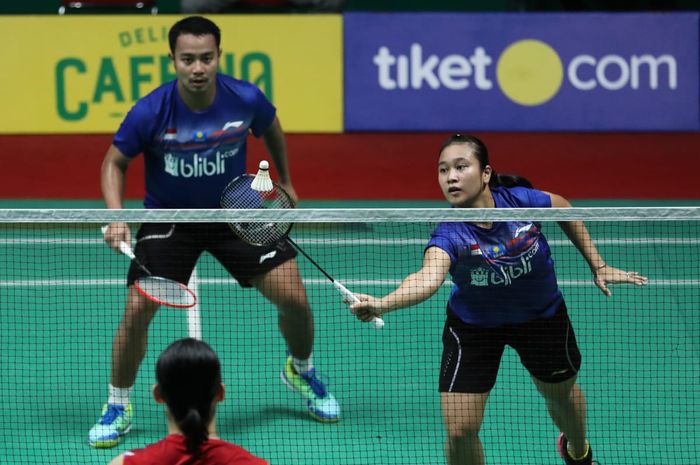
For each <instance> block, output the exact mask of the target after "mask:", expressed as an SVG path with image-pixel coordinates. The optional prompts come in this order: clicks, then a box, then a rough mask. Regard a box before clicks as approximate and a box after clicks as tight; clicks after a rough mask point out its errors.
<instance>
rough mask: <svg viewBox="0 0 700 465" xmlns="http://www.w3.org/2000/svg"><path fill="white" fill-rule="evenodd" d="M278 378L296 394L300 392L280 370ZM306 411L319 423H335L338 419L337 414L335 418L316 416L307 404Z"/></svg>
mask: <svg viewBox="0 0 700 465" xmlns="http://www.w3.org/2000/svg"><path fill="white" fill-rule="evenodd" d="M280 378H281V379H282V382H283V383H284V385H285V386H287V388H289V389H290V390H292V391H294V392H296V393H297V394H300V392H299V390H298V389H297V388H295V387H294V385H293V384H292V383H290V382H289V380H288V379H287V377H286V376H284V371H282V372H280ZM302 397H303V396H302ZM306 411H307V412H309V416H310V417H311V418H313V419H314V420H316V421H318V422H319V423H337V422H338V421H340V417H339V416H338V417H336V418H324V417H321V416H318V415H317V414H316V413H314V411H313V410H311V408H309V406H308V405H307V406H306Z"/></svg>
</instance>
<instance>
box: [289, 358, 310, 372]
mask: <svg viewBox="0 0 700 465" xmlns="http://www.w3.org/2000/svg"><path fill="white" fill-rule="evenodd" d="M292 366H293V367H294V370H296V372H297V373H299V374H300V375H301V374H304V373H308V372H309V371H310V370H311V369H312V368H313V367H314V364H313V362H312V361H311V355H309V358H307V359H306V360H301V359H298V358H296V357H292Z"/></svg>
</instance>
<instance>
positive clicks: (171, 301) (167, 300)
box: [102, 226, 197, 308]
mask: <svg viewBox="0 0 700 465" xmlns="http://www.w3.org/2000/svg"><path fill="white" fill-rule="evenodd" d="M106 232H107V226H102V235H104V234H105V233H106ZM119 251H120V252H121V253H123V254H124V255H126V256H127V257H129V258H130V259H131V261H132V262H134V263H135V264H136V266H138V267H139V268H141V269H142V270H143V272H144V273H146V274H147V275H148V276H144V277H142V278H139V279H137V280H136V281H135V282H134V287H135V288H136V290H137V291H138V292H139V294H141V295H142V296H144V297H146V298H147V299H150V300H152V301H154V302H156V303H157V304H160V305H165V306H166V307H173V308H190V307H194V306H195V304H196V303H197V296H196V295H195V293H194V292H193V291H192V290H191V289H190V288H189V287H187V286H185V285H184V284H182V283H179V282H177V281H174V280H172V279H167V278H161V277H160V276H153V274H152V273H151V272H150V271H149V270H148V268H146V267H145V266H144V265H143V263H141V261H139V259H138V258H136V255H134V251H133V250H131V247H130V246H129V244H127V243H126V242H124V241H120V242H119Z"/></svg>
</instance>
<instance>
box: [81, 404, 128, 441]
mask: <svg viewBox="0 0 700 465" xmlns="http://www.w3.org/2000/svg"><path fill="white" fill-rule="evenodd" d="M130 429H131V404H129V405H127V406H126V407H124V406H123V405H114V404H105V406H104V407H103V408H102V415H100V418H99V419H98V420H97V423H95V426H93V427H92V428H91V429H90V434H89V442H90V445H91V446H92V447H97V448H99V449H102V448H108V447H114V446H116V445H117V444H119V443H120V442H121V440H122V437H123V436H124V435H125V434H126V433H128V432H129V430H130Z"/></svg>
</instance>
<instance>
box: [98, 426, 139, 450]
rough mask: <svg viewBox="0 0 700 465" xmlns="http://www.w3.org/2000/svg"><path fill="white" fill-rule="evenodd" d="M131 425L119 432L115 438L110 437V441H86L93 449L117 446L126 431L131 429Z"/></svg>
mask: <svg viewBox="0 0 700 465" xmlns="http://www.w3.org/2000/svg"><path fill="white" fill-rule="evenodd" d="M131 426H132V425H129V426H128V427H127V428H126V429H125V430H124V432H123V433H120V434H119V436H118V437H117V439H112V440H110V441H99V442H88V443H89V444H90V447H94V448H95V449H111V448H112V447H115V446H118V445H119V443H120V442H122V439H123V438H124V436H125V435H126V433H128V432H129V431H131Z"/></svg>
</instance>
